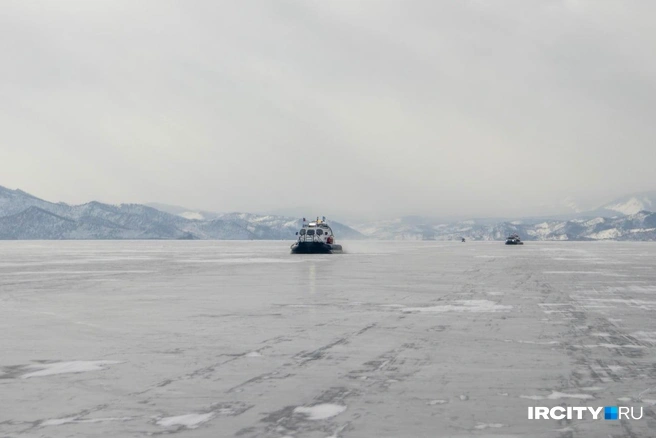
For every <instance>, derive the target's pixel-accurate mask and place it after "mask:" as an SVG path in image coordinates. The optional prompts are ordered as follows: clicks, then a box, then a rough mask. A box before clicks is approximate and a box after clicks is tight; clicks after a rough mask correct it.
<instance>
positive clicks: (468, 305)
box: [402, 300, 512, 313]
mask: <svg viewBox="0 0 656 438" xmlns="http://www.w3.org/2000/svg"><path fill="white" fill-rule="evenodd" d="M510 309H512V306H503V305H500V304H497V303H495V302H493V301H488V300H456V301H454V304H446V305H443V306H429V307H405V308H403V309H402V311H403V312H406V313H412V312H426V313H433V312H437V313H441V312H474V313H477V312H505V311H509V310H510Z"/></svg>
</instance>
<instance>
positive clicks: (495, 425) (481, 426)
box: [474, 423, 506, 430]
mask: <svg viewBox="0 0 656 438" xmlns="http://www.w3.org/2000/svg"><path fill="white" fill-rule="evenodd" d="M499 427H506V425H505V424H501V423H480V424H477V425H476V426H474V429H479V430H482V429H488V428H499Z"/></svg>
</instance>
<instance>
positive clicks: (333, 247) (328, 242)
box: [291, 217, 342, 254]
mask: <svg viewBox="0 0 656 438" xmlns="http://www.w3.org/2000/svg"><path fill="white" fill-rule="evenodd" d="M296 235H297V236H298V240H297V241H296V242H294V244H292V246H291V250H292V254H334V253H341V252H342V245H338V244H336V243H335V234H334V233H333V230H332V228H330V226H328V224H327V223H326V218H325V217H324V218H323V219H321V220H320V219H319V218H317V220H316V221H313V222H307V221H306V220H305V218H303V228H301V229H300V230H299V231H298V232H297V233H296Z"/></svg>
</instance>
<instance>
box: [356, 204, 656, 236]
mask: <svg viewBox="0 0 656 438" xmlns="http://www.w3.org/2000/svg"><path fill="white" fill-rule="evenodd" d="M355 228H356V229H358V230H359V231H361V232H362V233H363V234H364V235H366V236H369V237H371V238H375V239H383V240H460V239H461V238H462V237H464V238H465V239H468V240H503V239H505V238H506V237H507V236H509V235H511V234H515V233H516V234H519V236H520V237H521V238H522V239H523V240H641V241H647V240H649V241H651V240H656V213H651V212H648V211H640V212H638V213H636V214H632V215H627V216H616V217H613V218H603V217H598V218H580V219H571V220H548V221H543V222H539V223H535V222H534V221H529V222H524V221H503V222H498V223H490V222H487V221H476V220H469V221H462V222H455V223H430V222H424V223H416V219H413V220H410V221H408V220H405V219H397V220H392V221H381V222H376V223H370V224H363V225H359V226H356V227H355Z"/></svg>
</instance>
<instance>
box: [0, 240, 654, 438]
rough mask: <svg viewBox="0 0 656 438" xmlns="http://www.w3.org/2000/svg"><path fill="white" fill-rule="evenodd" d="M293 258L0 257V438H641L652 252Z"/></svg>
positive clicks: (241, 245)
mask: <svg viewBox="0 0 656 438" xmlns="http://www.w3.org/2000/svg"><path fill="white" fill-rule="evenodd" d="M290 243H291V242H286V241H270V242H250V241H249V242H208V241H184V242H182V241H180V242H162V241H134V242H127V241H123V242H98V241H95V242H0V251H1V252H2V262H1V263H0V352H1V353H0V435H1V436H3V437H4V436H8V437H9V436H10V437H12V438H23V437H26V438H31V437H33V436H47V437H49V438H60V437H85V438H99V437H103V438H104V437H131V436H156V435H161V434H166V435H168V434H176V435H177V434H180V436H182V435H184V436H190V437H223V436H225V437H235V436H238V437H240V438H260V437H262V438H281V437H284V436H289V437H297V438H300V437H308V438H326V437H328V436H333V437H339V438H370V437H404V438H414V437H429V436H430V437H433V436H434V437H454V438H474V437H477V438H478V437H486V438H490V437H494V438H501V437H504V438H508V437H535V438H564V437H572V438H592V437H595V438H596V437H608V436H614V437H619V436H625V435H626V436H629V435H631V436H632V437H637V438H642V437H653V436H654V434H653V422H652V421H651V420H650V419H651V418H655V416H656V412H655V409H656V406H654V405H656V389H654V388H656V382H654V381H653V369H654V357H656V343H655V341H656V319H655V318H654V317H653V315H654V311H656V286H655V285H656V243H622V242H612V243H598V242H563V243H557V242H551V243H549V242H526V244H525V245H524V246H523V247H522V248H520V249H519V250H518V248H509V247H507V246H505V245H504V243H503V242H473V241H471V242H470V241H468V242H467V243H466V244H464V245H463V244H461V243H460V242H357V243H353V244H352V245H351V244H349V242H342V243H343V244H344V246H345V248H346V249H347V250H349V252H348V253H347V254H342V255H335V256H318V257H314V256H302V255H291V254H289V244H290ZM479 256H480V257H479ZM255 259H259V260H260V261H259V262H258V261H254V260H255ZM217 260H221V261H219V262H216V261H217ZM224 260H229V261H228V262H227V263H225V262H222V261H224ZM101 271H102V272H101ZM36 272H38V274H36ZM549 272H558V274H552V273H549ZM30 375H31V376H30ZM26 376H30V377H29V378H23V377H26ZM522 396H523V397H522ZM618 403H622V404H623V405H626V406H644V407H645V415H646V417H645V419H643V420H640V421H632V422H630V424H629V426H630V428H631V430H630V433H629V431H627V430H624V429H622V427H623V426H621V425H620V424H619V422H608V421H596V422H595V421H577V420H573V421H572V422H569V423H562V422H557V421H551V420H543V421H527V420H526V412H527V407H528V406H556V405H559V404H567V405H572V406H587V405H590V406H608V405H614V404H618ZM346 406H348V408H346ZM333 414H336V415H333ZM311 418H323V419H320V420H313V419H311ZM497 425H502V427H496V426H497ZM565 429H566V430H565Z"/></svg>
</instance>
